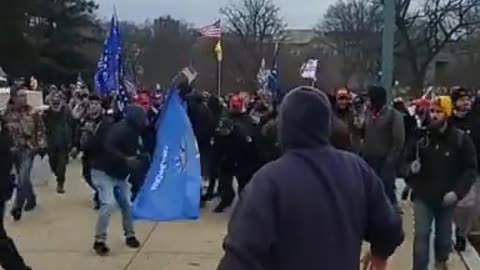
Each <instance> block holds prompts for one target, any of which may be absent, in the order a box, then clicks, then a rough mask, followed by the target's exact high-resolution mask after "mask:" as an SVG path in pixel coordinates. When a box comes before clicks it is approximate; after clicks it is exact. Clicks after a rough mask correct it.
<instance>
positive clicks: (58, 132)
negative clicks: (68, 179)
mask: <svg viewBox="0 0 480 270" xmlns="http://www.w3.org/2000/svg"><path fill="white" fill-rule="evenodd" d="M49 105H50V107H49V109H48V110H47V111H45V113H44V114H43V122H44V123H45V129H46V133H47V152H48V161H49V163H50V168H51V170H52V172H53V174H54V175H55V176H56V178H57V193H58V194H64V193H65V173H66V169H67V164H68V156H69V153H70V150H71V148H72V138H73V126H74V120H73V116H72V114H71V112H70V109H69V108H68V107H67V106H66V105H65V100H64V97H63V95H62V94H61V93H60V92H58V91H54V92H52V93H50V97H49Z"/></svg>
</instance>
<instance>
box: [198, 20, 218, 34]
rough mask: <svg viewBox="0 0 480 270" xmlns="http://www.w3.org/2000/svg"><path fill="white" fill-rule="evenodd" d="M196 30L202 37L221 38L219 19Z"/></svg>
mask: <svg viewBox="0 0 480 270" xmlns="http://www.w3.org/2000/svg"><path fill="white" fill-rule="evenodd" d="M198 32H199V33H200V34H201V35H202V36H203V37H208V38H221V37H222V28H221V24H220V20H217V21H216V22H214V23H213V24H211V25H207V26H204V27H202V28H200V29H199V30H198Z"/></svg>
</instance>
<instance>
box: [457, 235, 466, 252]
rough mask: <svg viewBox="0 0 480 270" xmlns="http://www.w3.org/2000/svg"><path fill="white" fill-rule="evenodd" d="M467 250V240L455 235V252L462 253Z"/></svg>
mask: <svg viewBox="0 0 480 270" xmlns="http://www.w3.org/2000/svg"><path fill="white" fill-rule="evenodd" d="M466 248H467V239H466V238H465V237H463V236H460V235H457V236H456V239H455V250H456V251H458V252H464V251H465V249H466Z"/></svg>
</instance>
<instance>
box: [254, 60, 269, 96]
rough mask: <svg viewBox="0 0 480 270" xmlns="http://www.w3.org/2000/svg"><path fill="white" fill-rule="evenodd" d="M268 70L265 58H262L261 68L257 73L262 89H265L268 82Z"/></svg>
mask: <svg viewBox="0 0 480 270" xmlns="http://www.w3.org/2000/svg"><path fill="white" fill-rule="evenodd" d="M268 74H269V72H268V70H267V69H266V64H265V58H262V62H261V64H260V68H259V70H258V73H257V81H258V84H259V86H260V88H261V89H264V88H265V87H266V85H267V81H268Z"/></svg>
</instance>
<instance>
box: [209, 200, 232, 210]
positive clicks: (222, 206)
mask: <svg viewBox="0 0 480 270" xmlns="http://www.w3.org/2000/svg"><path fill="white" fill-rule="evenodd" d="M230 205H232V204H231V203H226V202H223V201H221V202H220V203H219V204H218V205H217V207H215V209H213V212H214V213H223V211H225V209H227V208H228V207H230Z"/></svg>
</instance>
